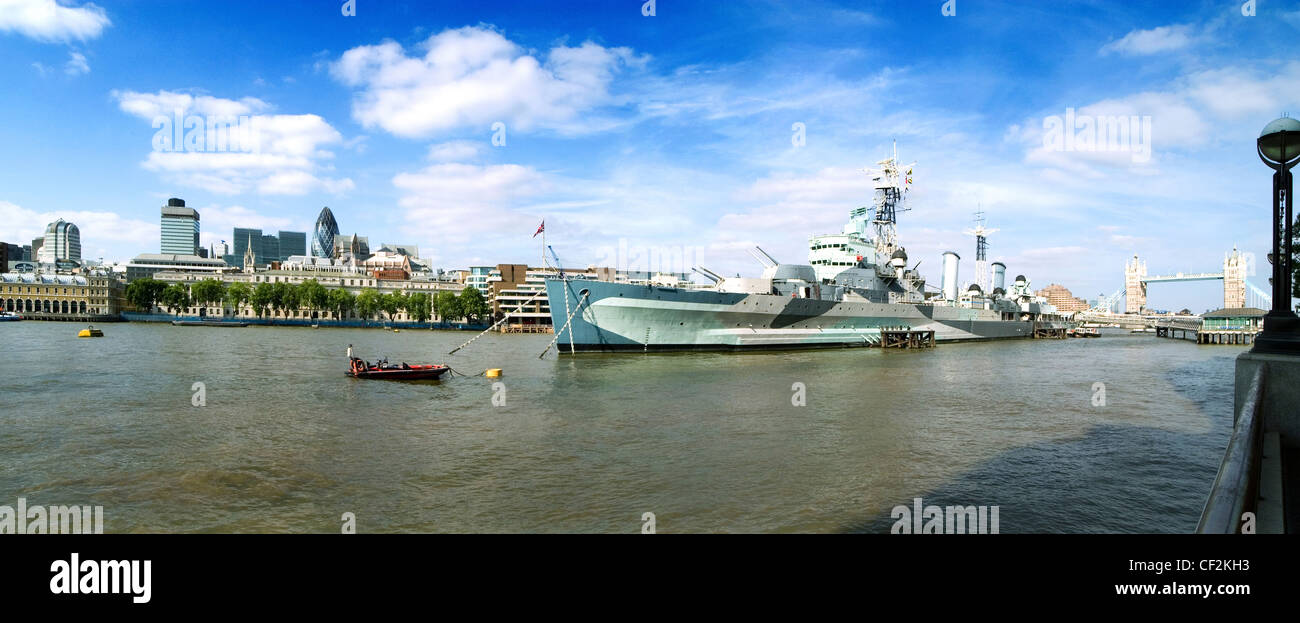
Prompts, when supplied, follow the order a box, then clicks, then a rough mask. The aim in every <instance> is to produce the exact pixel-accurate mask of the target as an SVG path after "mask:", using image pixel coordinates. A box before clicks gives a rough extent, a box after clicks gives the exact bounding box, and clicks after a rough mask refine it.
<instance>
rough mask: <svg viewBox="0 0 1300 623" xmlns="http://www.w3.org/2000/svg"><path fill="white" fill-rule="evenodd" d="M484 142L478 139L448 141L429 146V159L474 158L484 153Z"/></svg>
mask: <svg viewBox="0 0 1300 623" xmlns="http://www.w3.org/2000/svg"><path fill="white" fill-rule="evenodd" d="M483 149H484V144H483V143H482V142H478V141H448V142H446V143H438V144H436V145H430V146H429V154H428V158H429V160H432V161H434V162H456V161H465V160H473V159H475V158H477V157H478V156H479V154H481V153H483Z"/></svg>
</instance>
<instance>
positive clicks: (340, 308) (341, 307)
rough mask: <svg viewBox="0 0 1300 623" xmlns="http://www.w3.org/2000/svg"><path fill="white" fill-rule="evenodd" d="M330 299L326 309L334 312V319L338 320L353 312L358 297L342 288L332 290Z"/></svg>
mask: <svg viewBox="0 0 1300 623" xmlns="http://www.w3.org/2000/svg"><path fill="white" fill-rule="evenodd" d="M328 299H329V301H328V303H327V305H326V307H328V308H329V310H330V311H332V312H334V317H335V318H336V319H342V318H343V316H344V315H346V314H347V313H348V312H350V311H352V308H353V307H354V306H355V305H356V297H354V296H352V293H351V292H348V291H347V290H344V289H342V288H340V289H337V290H330V291H329V295H328Z"/></svg>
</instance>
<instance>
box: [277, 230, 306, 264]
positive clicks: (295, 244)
mask: <svg viewBox="0 0 1300 623" xmlns="http://www.w3.org/2000/svg"><path fill="white" fill-rule="evenodd" d="M279 239H280V254H279V255H280V261H282V262H283V261H284V260H286V259H289V258H290V257H293V256H295V255H307V234H306V233H305V232H300V231H282V232H280V235H279Z"/></svg>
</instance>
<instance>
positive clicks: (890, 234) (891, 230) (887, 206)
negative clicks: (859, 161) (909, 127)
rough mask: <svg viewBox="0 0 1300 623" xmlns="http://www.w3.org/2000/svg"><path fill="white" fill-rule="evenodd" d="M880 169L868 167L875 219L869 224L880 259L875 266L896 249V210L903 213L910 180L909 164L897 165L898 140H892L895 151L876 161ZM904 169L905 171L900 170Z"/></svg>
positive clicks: (910, 170)
mask: <svg viewBox="0 0 1300 623" xmlns="http://www.w3.org/2000/svg"><path fill="white" fill-rule="evenodd" d="M876 164H877V165H878V166H879V167H880V168H879V169H874V170H872V169H868V170H867V173H868V174H869V175H871V180H872V181H873V182H874V183H875V188H876V196H875V200H874V205H873V207H874V209H875V218H874V219H872V221H871V225H872V227H873V228H874V229H875V232H876V240H875V242H876V256H877V258H882V260H883V261H878V262H877V266H880V265H883V264H886V263H888V261H889V258H890V256H891V255H892V254H893V253H894V251H895V250H896V249H897V248H898V213H899V212H906V211H907V210H909V209H910V208H908V207H906V205H905V203H904V201H905V200H906V198H907V190H908V186H909V185H910V184H911V183H912V166H913V165H915V164H916V163H915V162H913V163H912V164H909V165H906V167H903V166H900V165H899V164H898V141H894V153H893V155H892V156H890V157H889V158H887V159H885V160H881V161H880V162H877V163H876ZM904 168H906V173H905V174H901V173H900V171H901V170H903V169H904Z"/></svg>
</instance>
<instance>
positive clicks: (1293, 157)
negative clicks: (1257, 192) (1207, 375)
mask: <svg viewBox="0 0 1300 623" xmlns="http://www.w3.org/2000/svg"><path fill="white" fill-rule="evenodd" d="M1256 149H1257V150H1258V151H1259V159H1260V160H1263V161H1264V164H1267V165H1268V166H1269V167H1270V168H1272V169H1273V170H1275V171H1276V173H1274V174H1273V253H1272V254H1271V255H1270V260H1271V263H1272V264H1273V309H1272V310H1271V311H1269V312H1268V314H1267V315H1266V316H1264V330H1263V331H1262V332H1260V334H1259V335H1258V336H1256V338H1255V345H1254V346H1253V347H1252V348H1251V349H1250V350H1251V352H1255V353H1279V354H1281V353H1286V354H1300V317H1297V316H1296V314H1295V312H1294V311H1291V257H1292V254H1291V235H1292V232H1291V222H1292V221H1291V188H1292V184H1291V166H1292V165H1294V164H1295V163H1296V162H1297V161H1300V121H1296V120H1295V119H1292V118H1290V117H1282V118H1280V119H1275V120H1273V121H1272V122H1271V123H1269V124H1268V125H1266V126H1264V131H1263V132H1260V134H1259V140H1258V141H1257V142H1256Z"/></svg>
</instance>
